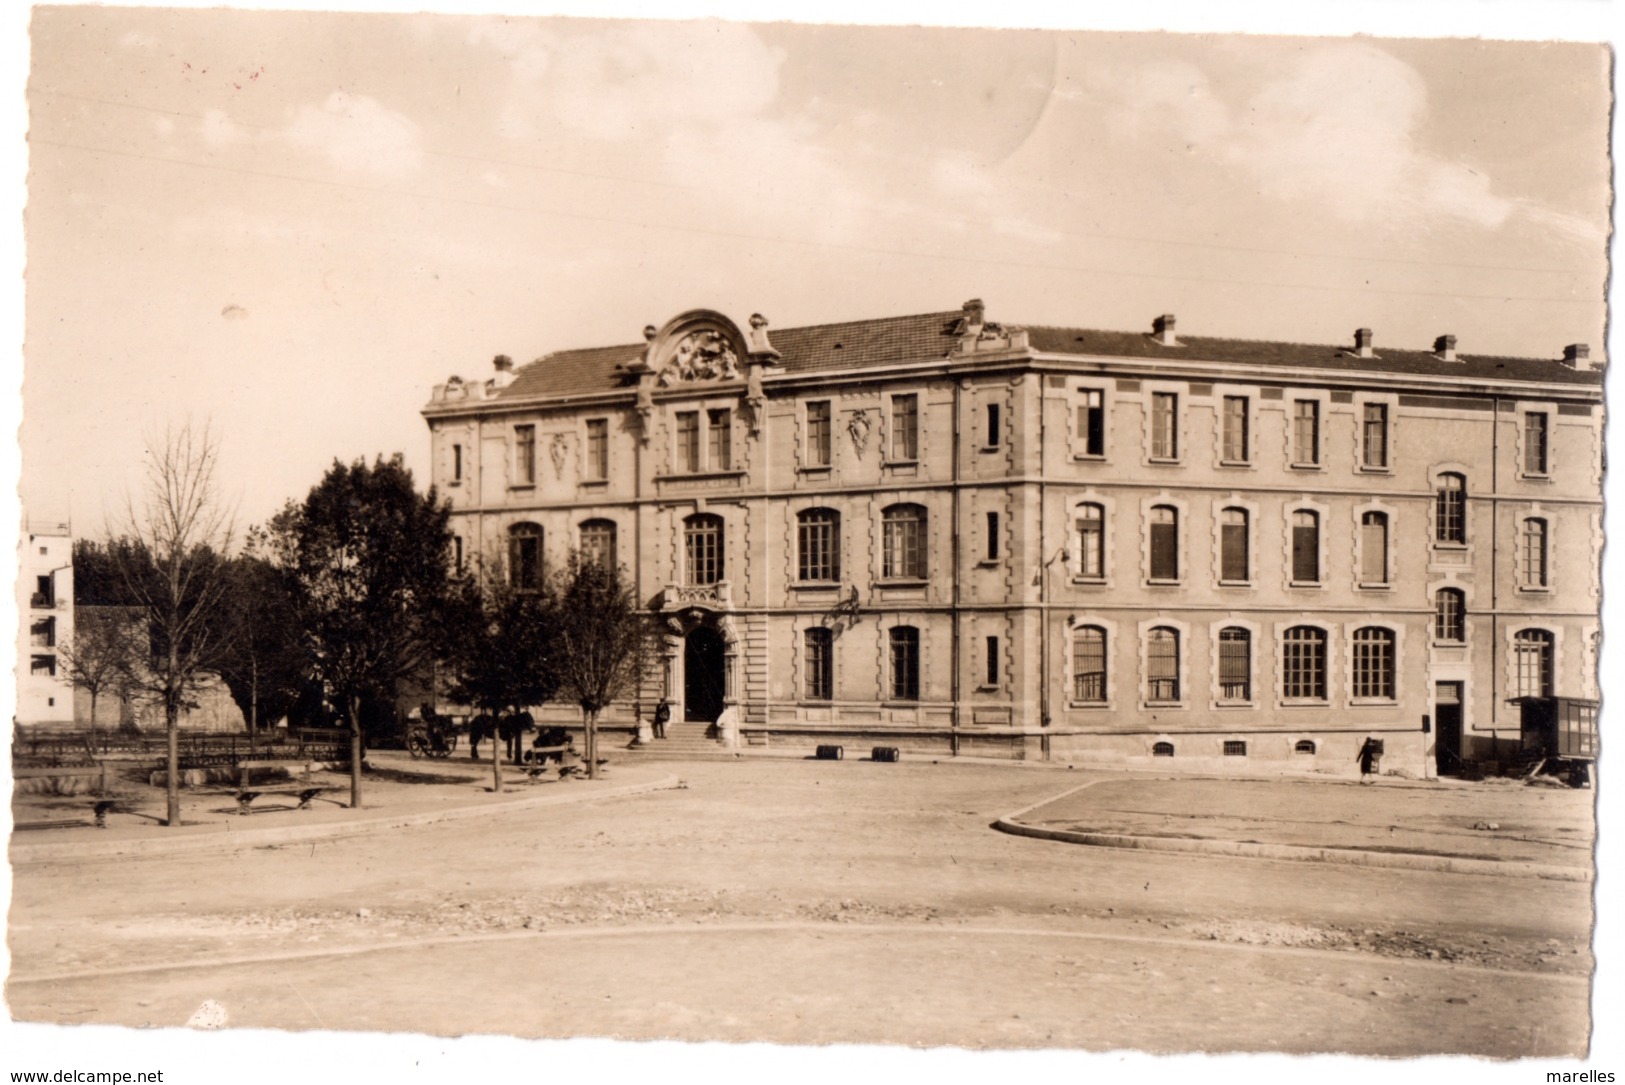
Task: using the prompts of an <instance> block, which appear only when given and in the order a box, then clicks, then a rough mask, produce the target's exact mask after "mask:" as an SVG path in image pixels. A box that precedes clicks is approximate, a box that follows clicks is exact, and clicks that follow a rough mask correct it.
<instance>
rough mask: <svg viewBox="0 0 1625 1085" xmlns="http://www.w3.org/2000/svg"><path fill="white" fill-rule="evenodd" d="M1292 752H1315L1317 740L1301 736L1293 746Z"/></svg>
mask: <svg viewBox="0 0 1625 1085" xmlns="http://www.w3.org/2000/svg"><path fill="white" fill-rule="evenodd" d="M1292 752H1293V753H1314V752H1315V740H1314V739H1312V738H1300V739H1298V741H1297V744H1296V745H1294V746H1293V747H1292Z"/></svg>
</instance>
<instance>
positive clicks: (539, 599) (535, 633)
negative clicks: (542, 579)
mask: <svg viewBox="0 0 1625 1085" xmlns="http://www.w3.org/2000/svg"><path fill="white" fill-rule="evenodd" d="M456 609H457V613H458V618H457V620H456V621H455V622H453V623H451V625H452V627H454V628H455V629H456V636H455V638H454V643H455V648H454V649H453V652H452V663H453V667H454V668H455V674H456V679H455V682H454V684H453V686H452V689H451V691H450V692H451V696H452V697H453V698H454V699H456V700H458V701H462V702H463V703H465V704H468V705H472V706H473V707H475V708H477V709H480V710H482V711H483V712H488V713H490V714H491V715H493V716H496V717H498V718H501V717H503V716H506V717H508V718H510V719H514V720H517V718H518V717H519V715H520V714H521V713H522V712H524V711H525V710H526V709H527V708H529V707H533V706H535V705H540V704H545V703H546V702H547V701H550V700H552V698H553V695H554V693H556V692H557V691H558V686H559V682H558V675H557V673H556V671H555V669H554V667H553V665H552V662H553V661H552V657H551V654H550V652H549V647H550V645H551V641H552V637H551V625H552V620H553V607H552V606H551V605H550V600H549V599H548V596H547V593H546V592H538V591H526V590H522V589H520V588H518V587H515V586H514V585H513V583H512V582H511V580H510V579H509V578H508V577H507V576H505V575H503V572H502V568H501V565H500V563H498V564H497V565H496V566H494V567H492V568H488V569H486V570H484V571H483V572H481V573H479V574H476V575H474V576H469V577H466V578H464V579H463V581H462V582H461V584H460V585H459V591H458V593H457V608H456ZM501 751H502V741H501V730H500V728H499V729H498V730H497V731H496V732H494V733H493V734H492V735H491V789H492V790H493V791H501V790H502V768H501Z"/></svg>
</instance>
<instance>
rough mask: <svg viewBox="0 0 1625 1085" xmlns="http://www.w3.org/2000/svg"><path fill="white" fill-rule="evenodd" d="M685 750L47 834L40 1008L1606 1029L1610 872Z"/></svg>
mask: <svg viewBox="0 0 1625 1085" xmlns="http://www.w3.org/2000/svg"><path fill="white" fill-rule="evenodd" d="M662 768H663V769H664V770H668V771H675V772H676V773H677V774H678V775H680V776H682V777H683V778H684V783H685V785H686V786H684V787H683V788H682V789H677V790H664V791H658V792H652V793H647V794H641V795H636V796H630V797H622V798H606V799H602V800H593V799H591V798H590V797H588V801H583V802H580V803H573V804H570V805H564V806H554V807H549V808H547V809H536V810H524V811H517V810H516V811H511V812H507V813H498V812H495V811H493V812H492V813H490V814H489V815H487V816H483V817H480V818H475V819H470V820H465V821H459V822H454V823H446V824H438V825H426V826H419V827H413V828H410V829H403V830H392V831H387V832H373V833H366V834H362V835H356V836H347V837H342V838H337V839H332V840H319V841H303V842H290V843H282V844H279V843H275V842H267V843H265V844H263V845H260V846H255V847H239V848H234V849H229V850H226V849H219V850H212V849H208V848H201V849H199V848H194V849H189V850H186V851H180V852H175V853H173V854H163V855H150V856H142V857H139V858H137V859H131V858H129V857H110V858H85V857H81V858H72V857H68V856H62V857H56V858H53V857H51V856H50V855H46V854H38V855H35V856H33V857H30V858H29V859H27V860H26V861H23V862H20V863H17V865H16V866H15V868H14V883H13V892H14V898H13V904H12V911H11V917H10V920H11V922H10V929H9V940H10V948H11V953H12V969H13V971H12V976H11V979H10V982H9V984H8V987H7V996H8V999H9V1002H10V1006H11V1012H12V1014H13V1015H14V1016H15V1017H16V1018H18V1019H20V1020H25V1021H41V1022H54V1023H106V1024H118V1025H126V1026H136V1027H141V1026H149V1025H178V1024H182V1023H184V1022H185V1021H186V1020H187V1018H188V1017H189V1016H190V1015H191V1014H192V1013H193V1011H195V1010H196V1009H197V1008H198V1006H199V1005H200V1004H201V1003H202V1002H203V1001H204V1000H206V999H213V1000H215V1001H217V1002H218V1003H219V1004H220V1006H221V1007H222V1009H223V1011H224V1012H225V1013H226V1014H227V1015H228V1018H229V1023H230V1024H231V1025H233V1026H249V1027H268V1028H279V1029H295V1030H298V1029H322V1028H326V1029H334V1028H338V1029H349V1030H379V1029H402V1028H405V1029H408V1030H412V1031H421V1032H429V1033H437V1034H441V1035H456V1034H462V1033H498V1034H506V1035H513V1036H521V1037H561V1036H608V1037H618V1038H622V1039H655V1038H678V1039H684V1040H691V1041H697V1040H722V1041H730V1042H742V1041H751V1040H762V1041H769V1042H777V1043H825V1042H867V1043H892V1044H907V1045H937V1044H946V1045H954V1046H963V1047H973V1048H983V1047H991V1048H1031V1047H1061V1048H1072V1049H1085V1050H1110V1049H1121V1048H1131V1049H1139V1050H1147V1051H1160V1052H1175V1051H1283V1052H1326V1051H1332V1052H1354V1053H1363V1054H1382V1055H1413V1054H1424V1053H1470V1054H1481V1055H1491V1056H1499V1057H1522V1056H1534V1055H1548V1056H1557V1055H1576V1054H1579V1053H1582V1052H1584V1050H1585V1049H1586V1045H1587V1039H1588V1033H1589V1024H1590V1019H1589V1006H1588V999H1589V982H1588V979H1589V975H1590V972H1591V967H1592V958H1591V953H1590V947H1589V941H1590V931H1591V919H1592V910H1591V899H1590V887H1589V886H1588V885H1585V884H1583V883H1574V882H1551V881H1541V880H1536V879H1526V878H1501V877H1497V876H1486V875H1467V874H1451V873H1434V872H1423V871H1404V870H1389V869H1370V868H1342V867H1329V866H1321V865H1315V864H1303V863H1291V862H1280V861H1271V860H1258V859H1237V858H1224V857H1216V856H1199V855H1198V856H1193V855H1178V856H1175V855H1167V854H1155V853H1146V852H1135V851H1120V850H1111V849H1099V848H1089V847H1078V846H1073V845H1067V844H1061V843H1055V842H1049V841H1041V840H1031V839H1023V838H1018V837H1012V836H1008V835H1005V834H1001V833H997V832H994V831H992V830H991V829H990V827H989V826H990V823H991V822H992V821H993V820H994V819H995V818H997V817H999V816H1001V815H1003V814H1005V813H1008V812H1010V811H1012V810H1016V809H1018V808H1021V807H1024V806H1028V805H1030V804H1034V803H1039V802H1041V801H1042V800H1044V799H1046V798H1049V797H1052V796H1056V795H1058V794H1060V793H1061V792H1063V791H1064V790H1066V789H1067V788H1069V787H1072V786H1075V785H1076V784H1078V783H1081V782H1084V780H1085V779H1086V777H1084V775H1083V774H1081V773H1068V772H1065V771H1054V770H1049V769H1035V768H1031V767H1026V766H1019V765H994V764H963V763H962V764H952V765H930V764H924V763H918V762H916V763H908V762H905V763H902V764H897V765H883V764H871V763H866V762H814V761H766V760H755V761H753V760H747V761H743V762H733V763H729V762H705V763H692V764H669V765H665V766H662ZM469 769H470V770H472V766H469ZM403 771H405V772H410V771H411V768H410V766H408V767H407V768H406V769H404V770H403ZM462 772H463V770H462V769H460V768H459V769H457V770H455V771H454V772H453V774H455V775H461V774H462ZM1103 779H1105V780H1106V781H1107V782H1105V783H1102V784H1100V785H1097V786H1095V787H1092V788H1089V789H1086V790H1085V791H1083V792H1079V793H1077V795H1076V796H1074V798H1076V799H1082V797H1083V796H1090V795H1091V794H1092V793H1093V792H1102V793H1103V794H1104V795H1105V797H1106V799H1107V800H1108V802H1107V803H1106V806H1105V807H1101V806H1098V805H1095V806H1088V805H1086V806H1076V805H1075V804H1074V806H1068V805H1067V803H1071V802H1072V799H1068V800H1067V803H1061V804H1057V808H1056V809H1055V810H1046V811H1044V813H1043V816H1044V817H1046V818H1057V819H1067V818H1080V819H1083V820H1086V821H1092V820H1094V819H1095V818H1096V816H1097V815H1098V813H1099V811H1100V810H1101V809H1106V808H1111V809H1116V811H1117V813H1118V815H1120V816H1122V817H1124V818H1125V819H1149V823H1150V824H1152V825H1155V824H1157V823H1158V822H1159V820H1160V821H1163V822H1167V821H1170V820H1172V821H1175V822H1177V821H1178V819H1169V818H1168V817H1167V811H1166V810H1163V811H1161V812H1160V813H1159V807H1161V806H1165V805H1167V803H1168V802H1170V801H1172V800H1171V799H1170V798H1169V796H1170V795H1171V794H1172V792H1171V791H1169V790H1168V789H1167V788H1166V787H1165V786H1164V785H1163V784H1162V783H1161V782H1158V781H1153V780H1137V779H1130V778H1125V777H1120V776H1119V777H1103ZM396 784H397V786H399V787H401V788H408V789H409V788H412V787H414V786H421V787H426V788H428V787H442V788H453V789H457V790H459V791H460V792H461V793H462V794H463V795H464V797H465V798H466V797H467V796H469V795H470V794H472V792H473V790H474V789H475V788H476V787H477V785H475V784H474V783H473V782H472V780H470V779H465V780H462V781H460V782H458V783H456V784H437V785H414V784H412V783H410V782H409V779H408V778H407V777H402V778H401V779H399V780H397V781H396ZM542 786H543V787H551V786H554V785H542ZM571 786H573V785H571ZM1178 786H1180V787H1185V786H1189V787H1191V788H1193V790H1191V791H1190V792H1188V799H1189V801H1190V802H1192V803H1194V804H1195V805H1198V806H1202V807H1203V808H1204V809H1205V812H1209V813H1212V814H1213V815H1214V818H1213V819H1209V820H1210V821H1214V822H1216V821H1218V820H1219V819H1221V818H1224V817H1242V816H1243V815H1246V814H1247V813H1248V812H1249V811H1251V812H1252V817H1251V820H1253V821H1255V822H1257V821H1260V820H1263V821H1268V822H1270V823H1277V822H1279V823H1280V824H1282V825H1288V824H1290V825H1294V826H1295V827H1294V828H1292V829H1291V830H1290V832H1291V833H1293V834H1300V835H1302V834H1307V837H1308V838H1309V839H1311V840H1317V841H1319V840H1320V837H1319V834H1320V833H1321V832H1323V831H1329V830H1326V829H1323V828H1321V827H1320V826H1321V825H1322V824H1324V825H1327V826H1330V827H1331V829H1333V830H1337V831H1341V829H1339V828H1338V827H1339V825H1341V824H1342V823H1344V822H1346V821H1347V820H1348V819H1347V818H1346V817H1345V816H1344V815H1343V814H1342V813H1339V812H1338V810H1339V807H1338V804H1339V803H1343V802H1348V803H1362V804H1364V803H1379V802H1386V803H1391V804H1392V805H1391V807H1389V808H1390V809H1391V810H1392V811H1393V816H1394V818H1395V819H1396V821H1397V820H1399V819H1400V817H1401V815H1403V821H1404V824H1406V825H1407V826H1417V825H1428V826H1430V827H1431V826H1433V825H1435V824H1438V825H1444V824H1447V823H1448V824H1453V822H1452V821H1451V819H1455V818H1459V817H1461V816H1464V815H1463V814H1462V813H1461V809H1460V808H1459V806H1458V805H1457V804H1456V802H1455V799H1454V794H1455V793H1454V792H1450V791H1447V790H1446V789H1440V788H1435V789H1431V790H1429V789H1425V788H1418V789H1399V788H1391V789H1388V788H1385V789H1379V788H1375V787H1372V788H1366V789H1359V788H1354V787H1351V786H1349V785H1341V784H1331V783H1327V784H1319V783H1303V784H1293V785H1290V787H1289V789H1288V790H1285V791H1283V792H1282V794H1281V797H1280V798H1279V799H1278V800H1271V801H1272V802H1273V803H1275V804H1274V805H1271V806H1270V807H1269V810H1268V816H1267V817H1265V818H1262V819H1261V818H1260V817H1259V816H1258V814H1257V806H1258V803H1259V801H1260V800H1259V799H1257V797H1256V794H1257V793H1254V792H1249V791H1248V790H1247V789H1248V788H1249V787H1250V785H1249V783H1248V782H1244V781H1241V782H1225V783H1222V784H1220V783H1213V782H1207V781H1189V782H1185V783H1181V784H1180V785H1178ZM1295 789H1302V790H1295ZM1334 793H1335V796H1334ZM582 794H583V795H584V796H586V794H587V793H586V792H582ZM1250 794H1252V795H1254V797H1253V798H1251V799H1249V798H1247V797H1246V796H1248V795H1250ZM1476 794H1479V795H1482V796H1487V797H1489V799H1488V801H1491V802H1492V803H1500V802H1502V799H1503V796H1502V794H1501V792H1499V791H1492V790H1489V789H1486V790H1483V791H1481V792H1478V793H1476ZM1576 797H1577V799H1576ZM379 798H380V801H382V799H383V794H382V792H381V791H380V793H379ZM401 801H403V802H404V801H406V800H401ZM1091 801H1093V799H1091ZM1505 801H1506V802H1507V803H1508V804H1509V805H1508V807H1507V808H1508V809H1509V810H1511V811H1512V812H1511V813H1508V814H1507V815H1505V818H1504V821H1503V824H1505V825H1509V826H1519V828H1517V829H1516V830H1515V832H1516V835H1518V836H1528V837H1531V838H1533V837H1537V836H1538V835H1539V834H1540V833H1552V834H1555V835H1556V836H1557V837H1559V838H1561V839H1562V840H1563V841H1564V842H1567V838H1568V836H1570V835H1573V834H1568V833H1558V830H1560V829H1563V828H1565V827H1572V826H1574V825H1576V824H1577V823H1576V820H1575V819H1576V818H1577V817H1578V815H1577V814H1576V813H1575V812H1574V810H1573V809H1572V808H1570V807H1565V805H1564V804H1565V803H1571V802H1573V801H1578V802H1579V803H1581V804H1587V803H1588V793H1584V792H1579V793H1557V792H1553V793H1551V794H1549V795H1547V796H1546V797H1544V798H1537V797H1529V798H1527V799H1526V798H1525V797H1524V796H1522V795H1519V796H1516V797H1513V798H1509V799H1506V800H1505ZM1514 808H1515V809H1514ZM1586 808H1587V809H1589V806H1588V805H1587V806H1586ZM1373 809H1380V807H1374V808H1373ZM1548 813H1550V819H1551V820H1550V822H1549V824H1548V822H1547V820H1544V819H1545V818H1546V815H1547V814H1548ZM1333 814H1335V815H1336V816H1331V815H1333ZM274 816H278V817H283V816H285V817H288V818H293V817H295V816H297V815H292V814H289V815H274ZM1034 816H1038V812H1037V811H1035V812H1034V813H1033V814H1030V815H1028V817H1034ZM1429 819H1432V820H1429ZM244 820H246V821H250V822H253V823H255V824H256V825H258V824H260V819H259V818H258V817H255V818H249V819H244ZM1189 820H1197V819H1189ZM1126 823H1127V822H1126V821H1125V824H1126ZM1537 823H1538V824H1537ZM1137 824H1139V822H1137ZM1207 827H1208V828H1213V827H1214V825H1211V824H1210V825H1208V826H1207ZM160 831H161V830H160ZM1173 831H1181V832H1183V831H1184V829H1175V830H1173ZM1465 831H1467V832H1472V831H1473V830H1470V829H1468V830H1465ZM73 832H75V833H79V832H80V831H79V830H73ZM85 832H87V833H91V834H93V833H94V830H87V831H85ZM1509 832H1511V831H1509ZM33 835H35V836H38V835H46V834H33ZM1321 842H1323V841H1321ZM1514 843H1516V842H1514ZM1452 846H1454V845H1452ZM1520 846H1521V845H1520ZM41 850H42V849H31V851H35V852H39V851H41ZM43 850H44V851H48V850H49V849H43ZM1511 861H1517V860H1516V859H1512V860H1511ZM492 992H499V993H500V997H495V998H493V997H492V996H491V993H492Z"/></svg>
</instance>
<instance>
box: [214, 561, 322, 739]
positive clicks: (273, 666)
mask: <svg viewBox="0 0 1625 1085" xmlns="http://www.w3.org/2000/svg"><path fill="white" fill-rule="evenodd" d="M268 546H269V540H268V539H267V538H266V537H265V535H264V532H263V531H262V530H260V529H251V530H250V533H249V545H248V548H247V550H246V552H245V553H243V554H241V555H239V556H238V557H236V558H234V559H232V561H231V563H230V566H229V569H228V584H227V590H226V593H225V602H226V607H225V613H224V614H223V615H222V617H223V620H225V621H227V622H230V623H231V624H232V625H233V627H234V632H235V635H234V636H233V637H232V638H231V647H230V650H229V651H228V652H227V653H226V655H225V657H224V658H223V659H222V660H221V663H220V677H221V679H222V680H224V681H225V683H226V686H227V688H228V689H230V690H231V697H232V700H234V701H235V702H237V707H238V708H240V709H241V710H242V713H243V719H244V720H245V721H247V723H248V729H249V732H250V733H253V732H255V731H257V730H258V729H259V728H260V727H261V726H263V725H266V724H268V723H275V721H277V720H279V719H282V718H283V717H284V716H288V715H290V714H291V713H292V712H293V711H294V707H295V705H296V703H297V702H298V700H299V697H300V694H301V692H302V691H303V689H304V687H305V686H306V685H307V684H308V673H309V665H308V661H307V659H306V656H305V651H304V647H303V645H302V644H301V643H300V630H299V609H298V593H297V585H296V583H295V581H294V579H293V577H292V576H291V575H290V574H289V572H288V571H287V570H285V569H283V568H281V567H279V566H278V565H277V564H275V563H274V562H272V561H271V560H269V558H268V557H267V556H266V550H267V548H268Z"/></svg>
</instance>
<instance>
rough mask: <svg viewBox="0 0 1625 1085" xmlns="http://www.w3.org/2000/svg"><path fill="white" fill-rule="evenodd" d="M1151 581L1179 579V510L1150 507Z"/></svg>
mask: <svg viewBox="0 0 1625 1085" xmlns="http://www.w3.org/2000/svg"><path fill="white" fill-rule="evenodd" d="M1150 530H1151V579H1152V580H1178V579H1179V510H1178V509H1176V508H1174V507H1173V506H1172V505H1153V506H1151V524H1150Z"/></svg>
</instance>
